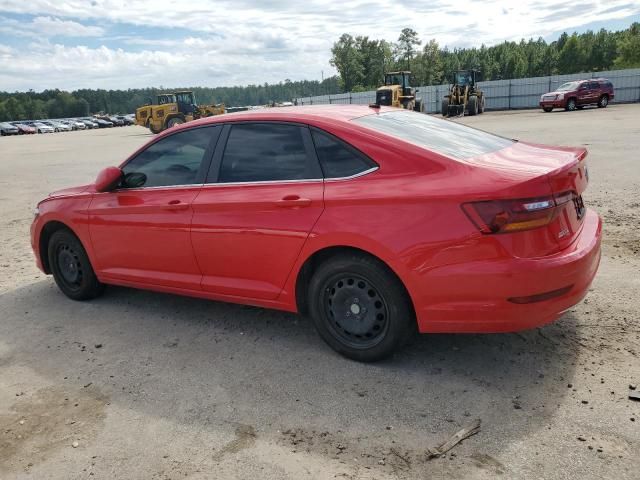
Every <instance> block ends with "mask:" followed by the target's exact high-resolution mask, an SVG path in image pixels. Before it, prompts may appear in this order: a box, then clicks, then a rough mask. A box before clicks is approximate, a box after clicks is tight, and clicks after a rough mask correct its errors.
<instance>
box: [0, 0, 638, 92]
mask: <svg viewBox="0 0 640 480" xmlns="http://www.w3.org/2000/svg"><path fill="white" fill-rule="evenodd" d="M464 5H468V8H467V9H466V10H465V9H464V8H463V6H464ZM633 21H640V0H633V1H629V0H626V1H625V0H622V1H617V0H606V1H595V0H594V1H573V2H571V1H567V0H563V1H557V0H529V1H526V2H515V1H504V0H501V1H493V0H480V1H477V0H474V1H468V2H463V1H460V0H430V1H413V2H390V1H389V0H362V1H360V0H359V1H349V0H343V1H320V0H304V1H300V0H295V1H294V0H271V1H257V0H233V1H227V0H215V1H210V0H188V1H184V0H182V1H178V0H172V1H169V0H150V1H148V0H128V1H125V0H72V1H64V0H53V1H51V0H21V1H16V0H0V90H4V91H26V90H29V89H33V90H36V91H40V90H43V89H47V88H59V89H62V90H75V89H78V88H107V89H126V88H137V87H149V86H165V87H172V86H176V87H177V86H184V87H187V86H208V87H215V86H232V85H247V84H261V83H264V82H269V83H277V82H279V81H283V80H285V79H290V80H303V79H307V80H319V79H320V78H321V75H324V76H325V77H327V76H330V75H333V74H335V73H336V72H335V69H334V68H332V67H331V66H330V65H329V60H330V58H331V46H332V44H333V42H335V41H336V40H337V39H338V38H339V37H340V35H341V34H342V33H350V34H352V35H354V36H355V35H368V36H369V37H370V38H376V39H386V40H388V41H396V40H397V38H398V35H399V33H400V31H401V30H402V28H404V27H411V28H413V29H414V30H416V32H418V34H419V36H420V38H421V39H422V40H423V43H424V42H425V41H428V40H429V39H431V38H434V39H436V41H437V42H438V43H439V44H440V46H441V47H442V46H445V45H447V46H449V47H468V46H479V45H480V44H482V43H484V44H486V45H493V44H496V43H500V42H503V41H505V40H520V39H521V38H527V39H528V38H529V37H534V38H538V37H540V36H541V37H543V38H545V39H546V40H548V41H550V40H554V39H555V38H557V36H558V35H559V34H560V33H561V32H563V31H569V32H572V31H578V32H582V31H585V30H587V29H600V28H602V27H604V28H608V29H613V30H619V29H624V28H626V27H628V26H629V25H630V24H631V23H632V22H633Z"/></svg>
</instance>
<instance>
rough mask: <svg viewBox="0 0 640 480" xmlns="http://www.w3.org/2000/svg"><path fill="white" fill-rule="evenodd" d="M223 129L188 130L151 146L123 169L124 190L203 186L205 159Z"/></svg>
mask: <svg viewBox="0 0 640 480" xmlns="http://www.w3.org/2000/svg"><path fill="white" fill-rule="evenodd" d="M220 128H221V127H219V126H213V127H203V128H194V129H190V130H185V131H183V132H179V133H175V134H173V135H170V136H168V137H165V138H163V139H162V140H159V141H157V142H156V143H154V144H152V145H151V146H150V147H149V148H147V149H146V150H144V151H142V152H141V153H140V154H138V155H137V156H136V157H134V158H133V159H132V160H131V161H129V162H128V163H127V164H126V165H125V166H124V167H123V168H122V171H123V172H124V181H123V184H122V187H124V188H127V187H128V188H133V187H136V188H139V187H166V186H172V185H192V184H196V183H202V181H203V180H202V174H201V173H200V172H201V168H202V166H203V165H202V163H203V162H204V161H205V160H206V159H205V152H206V151H207V148H208V147H209V144H210V143H211V141H212V139H213V137H214V135H217V133H218V131H219V129H220ZM199 174H200V175H199ZM199 177H200V178H199Z"/></svg>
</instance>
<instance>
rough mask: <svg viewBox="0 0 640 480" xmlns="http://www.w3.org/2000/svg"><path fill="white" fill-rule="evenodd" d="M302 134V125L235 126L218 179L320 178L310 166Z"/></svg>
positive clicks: (256, 180) (244, 180)
mask: <svg viewBox="0 0 640 480" xmlns="http://www.w3.org/2000/svg"><path fill="white" fill-rule="evenodd" d="M303 134H304V131H303V127H300V126H298V125H286V124H280V123H243V124H237V125H232V126H231V130H230V132H229V137H228V139H227V144H226V147H225V150H224V154H223V156H222V163H221V165H220V173H219V175H218V182H219V183H230V182H264V181H274V180H303V179H308V178H317V176H315V175H314V174H313V169H312V168H311V162H310V160H309V158H308V155H307V150H306V147H305V142H304V137H303Z"/></svg>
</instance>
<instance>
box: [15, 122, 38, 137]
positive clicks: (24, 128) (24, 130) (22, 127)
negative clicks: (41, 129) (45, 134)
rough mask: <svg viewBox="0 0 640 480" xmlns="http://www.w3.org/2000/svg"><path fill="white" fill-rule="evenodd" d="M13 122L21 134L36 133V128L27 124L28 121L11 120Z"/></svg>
mask: <svg viewBox="0 0 640 480" xmlns="http://www.w3.org/2000/svg"><path fill="white" fill-rule="evenodd" d="M11 124H12V125H13V126H14V127H16V128H17V129H18V133H19V134H20V135H25V134H26V135H31V134H34V133H36V129H35V128H34V127H32V126H31V125H27V124H26V123H21V122H11Z"/></svg>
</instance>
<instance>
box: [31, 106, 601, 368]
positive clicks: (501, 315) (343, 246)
mask: <svg viewBox="0 0 640 480" xmlns="http://www.w3.org/2000/svg"><path fill="white" fill-rule="evenodd" d="M586 153H587V152H586V150H585V149H583V148H566V147H548V146H542V145H532V144H528V143H523V142H518V141H514V140H509V139H507V138H502V137H498V136H495V135H492V134H489V133H485V132H482V131H479V130H475V129H472V128H469V127H466V126H463V125H460V124H457V123H454V122H451V121H447V120H441V119H437V118H434V117H431V116H428V115H424V114H419V113H414V112H410V111H405V110H398V109H393V108H371V107H366V106H328V107H327V106H316V107H294V108H274V109H265V110H258V111H252V112H243V113H237V114H228V115H221V116H218V117H213V118H206V119H203V120H199V121H195V122H190V123H188V124H185V125H182V126H180V127H176V128H172V129H169V130H167V131H166V132H164V133H163V134H161V135H158V136H157V137H155V138H153V139H152V140H151V141H150V142H149V143H148V144H146V145H145V146H144V147H142V148H140V149H139V150H138V151H137V152H135V153H134V154H133V155H131V156H130V157H129V158H128V159H127V160H125V161H124V162H123V163H122V165H121V166H120V167H109V168H107V169H105V170H103V171H102V172H100V174H99V175H98V177H97V180H96V181H95V183H93V184H90V185H84V186H81V187H75V188H69V189H66V190H62V191H59V192H56V193H53V194H51V195H50V196H49V197H48V198H46V199H45V200H43V201H42V202H40V203H39V204H38V208H37V211H36V218H35V220H34V222H33V225H32V228H31V237H32V245H33V249H34V252H35V256H36V259H37V263H38V266H39V267H40V268H41V269H42V270H43V271H44V272H46V273H52V274H53V277H54V279H55V281H56V283H57V284H58V286H59V287H60V289H61V290H62V291H63V292H64V293H65V294H66V295H67V296H69V297H70V298H72V299H74V300H86V299H90V298H94V297H96V296H98V295H100V294H101V293H102V291H103V287H104V285H105V284H113V285H124V286H129V287H136V288H144V289H149V290H157V291H162V292H169V293H177V294H183V295H191V296H195V297H204V298H209V299H213V300H222V301H229V302H236V303H244V304H251V305H258V306H262V307H269V308H277V309H282V310H287V311H291V312H301V313H309V314H310V315H311V317H312V319H313V322H314V324H315V326H316V328H317V330H318V332H319V333H320V335H321V336H322V338H323V339H324V340H325V341H326V342H327V343H328V344H329V345H330V346H331V347H333V348H334V349H335V350H337V351H338V352H340V353H341V354H343V355H345V356H348V357H350V358H353V359H357V360H362V361H373V360H378V359H381V358H383V357H385V356H387V355H389V354H391V353H392V352H393V351H394V350H396V349H397V348H398V347H399V346H400V345H401V344H402V342H403V341H404V340H405V339H406V338H407V337H408V336H409V335H410V334H411V333H412V332H413V331H415V329H416V327H417V330H418V331H420V332H423V333H427V332H507V331H516V330H521V329H526V328H531V327H535V326H539V325H543V324H545V323H548V322H550V321H552V320H554V319H556V318H557V317H558V316H559V315H560V314H561V313H562V312H564V311H565V310H567V309H568V308H570V307H571V306H573V305H574V304H576V303H577V302H579V301H580V300H581V299H582V298H583V297H584V295H585V294H586V292H587V289H588V287H589V284H590V283H591V281H592V279H593V277H594V275H595V273H596V270H597V268H598V263H599V260H600V238H601V221H600V218H599V217H598V215H597V214H596V213H595V212H594V211H592V210H589V209H586V208H585V206H584V203H583V201H582V193H583V192H584V190H585V188H586V187H587V180H588V175H587V167H586V164H585V156H586Z"/></svg>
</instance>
